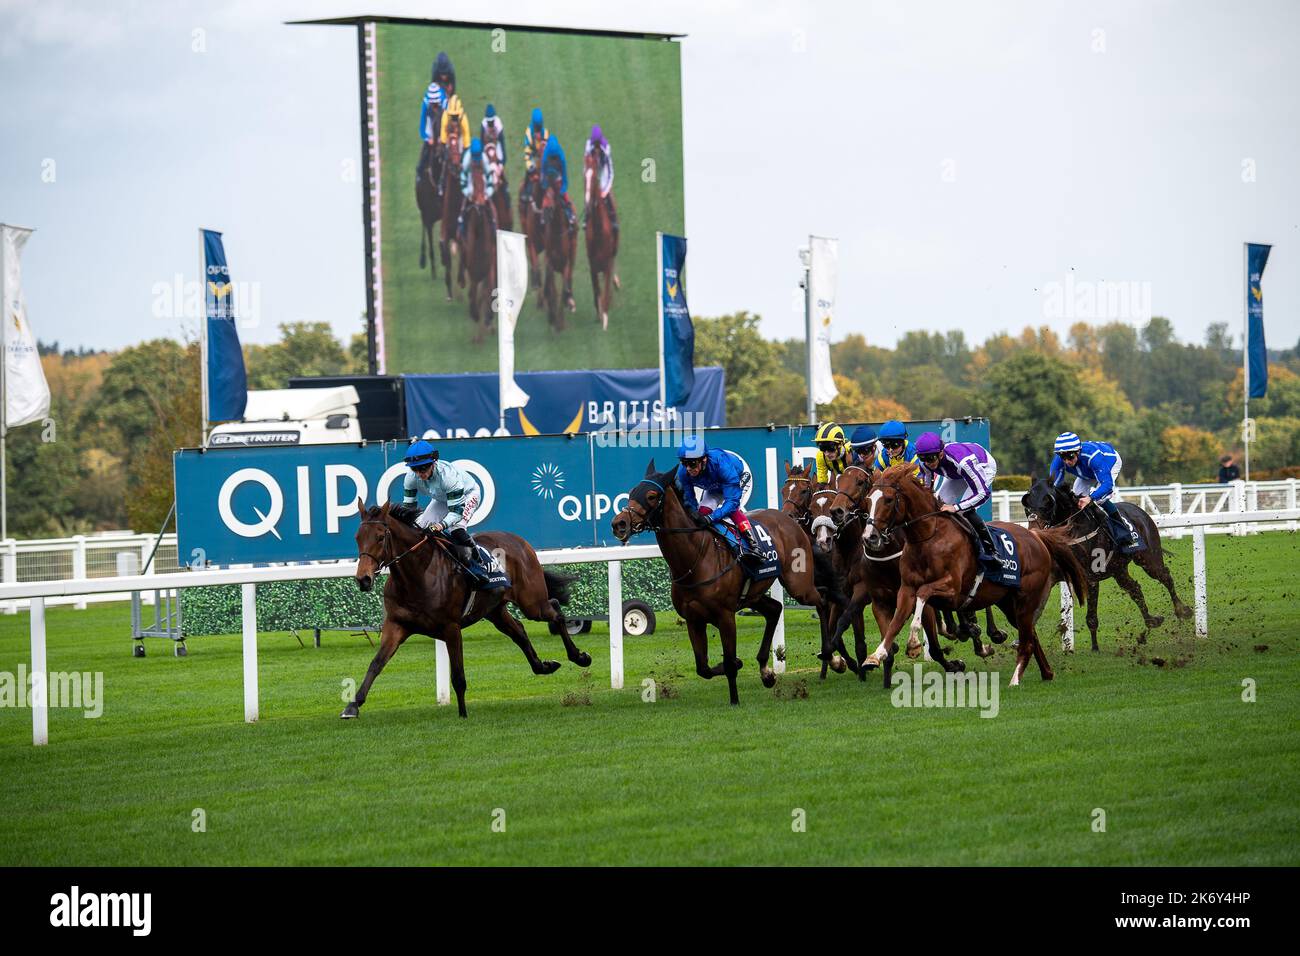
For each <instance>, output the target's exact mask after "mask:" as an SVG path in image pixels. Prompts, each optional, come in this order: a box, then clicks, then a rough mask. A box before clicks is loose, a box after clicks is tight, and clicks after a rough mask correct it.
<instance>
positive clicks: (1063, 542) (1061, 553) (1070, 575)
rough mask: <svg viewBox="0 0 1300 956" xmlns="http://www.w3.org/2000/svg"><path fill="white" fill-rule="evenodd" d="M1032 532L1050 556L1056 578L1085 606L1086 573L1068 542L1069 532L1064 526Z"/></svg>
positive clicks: (1086, 596) (1086, 593)
mask: <svg viewBox="0 0 1300 956" xmlns="http://www.w3.org/2000/svg"><path fill="white" fill-rule="evenodd" d="M1032 533H1033V534H1036V535H1038V539H1039V540H1040V541H1042V542H1043V545H1044V546H1045V547H1046V548H1047V551H1048V553H1049V554H1050V555H1051V556H1052V569H1053V570H1054V571H1055V572H1056V577H1057V580H1059V581H1063V582H1065V584H1066V585H1067V586H1068V587H1069V588H1070V590H1072V591H1073V592H1074V599H1075V601H1077V602H1078V603H1079V604H1081V605H1083V606H1084V607H1087V606H1088V573H1087V572H1086V571H1084V569H1083V565H1082V564H1081V563H1080V562H1079V556H1078V555H1076V554H1075V553H1074V547H1073V546H1072V545H1071V544H1070V532H1069V531H1067V530H1066V529H1065V528H1045V529H1043V530H1041V531H1034V532H1032Z"/></svg>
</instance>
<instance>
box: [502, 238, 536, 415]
mask: <svg viewBox="0 0 1300 956" xmlns="http://www.w3.org/2000/svg"><path fill="white" fill-rule="evenodd" d="M526 241H527V240H526V239H525V237H524V235H523V233H519V232H505V231H499V232H497V289H496V303H495V305H496V309H497V378H498V380H499V384H498V391H499V393H500V405H501V414H502V415H504V414H505V413H506V409H507V408H523V407H524V406H525V405H527V404H528V393H527V392H525V391H524V390H523V389H522V388H520V387H519V383H518V382H516V381H515V325H516V324H517V323H518V322H519V310H520V309H521V308H523V304H524V300H525V299H527V298H528V254H527V251H526V249H525V245H524V244H525V242H526Z"/></svg>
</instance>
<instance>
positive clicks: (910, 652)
mask: <svg viewBox="0 0 1300 956" xmlns="http://www.w3.org/2000/svg"><path fill="white" fill-rule="evenodd" d="M907 656H908V657H910V658H911V659H912V660H916V659H917V658H918V657H920V656H921V645H920V644H908V645H907Z"/></svg>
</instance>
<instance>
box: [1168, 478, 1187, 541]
mask: <svg viewBox="0 0 1300 956" xmlns="http://www.w3.org/2000/svg"><path fill="white" fill-rule="evenodd" d="M1169 513H1170V514H1171V515H1180V514H1182V513H1183V486H1182V484H1181V483H1179V482H1174V483H1173V484H1172V485H1170V486H1169ZM1184 533H1185V532H1184V529H1183V528H1176V529H1174V537H1175V538H1177V539H1181V538H1182V536H1183V534H1184Z"/></svg>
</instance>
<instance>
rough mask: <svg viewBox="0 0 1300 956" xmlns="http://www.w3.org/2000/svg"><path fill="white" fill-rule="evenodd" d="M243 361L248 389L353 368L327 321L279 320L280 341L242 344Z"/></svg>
mask: <svg viewBox="0 0 1300 956" xmlns="http://www.w3.org/2000/svg"><path fill="white" fill-rule="evenodd" d="M244 364H245V366H246V367H247V369H248V387H249V388H251V389H267V388H288V387H289V379H290V378H293V377H294V376H298V375H343V374H346V373H348V372H351V371H352V362H351V361H350V359H349V357H348V355H347V354H346V353H345V352H344V351H343V346H342V345H341V344H340V343H339V340H338V339H337V338H335V337H334V332H333V330H332V329H331V328H330V326H329V323H328V322H287V323H282V324H281V325H280V341H279V342H276V343H274V344H273V345H247V346H245V347H244Z"/></svg>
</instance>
